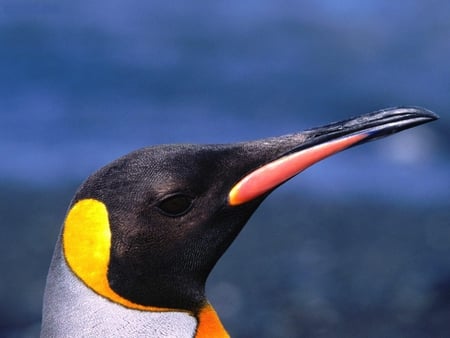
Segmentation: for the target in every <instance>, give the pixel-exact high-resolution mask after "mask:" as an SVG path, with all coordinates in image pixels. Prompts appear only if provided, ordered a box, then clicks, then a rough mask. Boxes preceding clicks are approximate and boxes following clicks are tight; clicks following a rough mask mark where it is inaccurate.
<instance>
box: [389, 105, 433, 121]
mask: <svg viewBox="0 0 450 338" xmlns="http://www.w3.org/2000/svg"><path fill="white" fill-rule="evenodd" d="M386 110H387V111H390V110H393V111H395V113H396V114H399V115H405V114H411V115H412V116H415V117H417V118H421V119H423V120H424V122H425V121H434V120H437V119H439V116H438V115H437V114H435V113H433V112H432V111H430V110H428V109H425V108H422V107H414V106H411V107H408V106H405V107H396V108H388V109H386Z"/></svg>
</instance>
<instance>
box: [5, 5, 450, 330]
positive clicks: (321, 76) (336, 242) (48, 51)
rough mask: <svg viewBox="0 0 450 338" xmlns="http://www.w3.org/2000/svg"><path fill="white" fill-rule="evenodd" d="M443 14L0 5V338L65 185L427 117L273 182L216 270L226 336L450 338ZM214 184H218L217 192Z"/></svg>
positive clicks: (393, 9)
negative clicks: (416, 110) (203, 149)
mask: <svg viewBox="0 0 450 338" xmlns="http://www.w3.org/2000/svg"><path fill="white" fill-rule="evenodd" d="M449 15H450V2H448V1H445V0H427V1H425V0H411V1H408V2H393V1H388V0H376V1H375V0H368V1H364V2H361V1H355V0H341V1H337V0H326V1H321V2H315V3H312V2H306V1H274V0H259V1H234V0H231V1H226V2H225V1H218V2H207V1H195V2H180V1H175V2H172V1H139V0H129V1H117V0H110V1H104V0H90V1H84V0H81V1H70V2H69V1H56V0H1V1H0V114H1V115H0V155H1V158H2V160H1V164H0V179H1V182H0V188H1V189H0V198H1V203H0V226H1V237H0V250H1V254H0V267H1V268H2V273H1V275H0V299H1V302H0V337H34V336H37V334H38V332H39V322H40V311H41V297H42V293H43V288H44V284H45V276H46V272H47V268H48V264H49V261H50V257H51V253H52V250H53V245H54V242H55V240H56V237H57V234H58V232H59V227H60V224H61V222H62V221H63V218H64V214H65V211H66V207H67V205H68V203H69V202H70V199H71V197H72V195H73V193H74V191H75V189H76V187H77V186H78V185H79V184H80V183H81V182H82V180H83V179H84V178H85V177H86V176H87V175H89V174H90V173H91V172H93V171H94V170H96V169H98V168H99V167H101V166H102V165H104V164H106V163H108V162H109V161H111V160H113V159H115V158H117V157H118V156H121V155H123V154H125V153H127V152H129V151H131V150H134V149H136V148H139V147H142V146H147V145H152V144H160V143H179V142H189V143H222V142H236V141H242V140H250V139H255V138H259V137H267V136H276V135H281V134H285V133H291V132H295V131H299V130H302V129H306V128H309V127H313V126H318V125H322V124H326V123H328V122H331V121H336V120H340V119H344V118H347V117H350V116H354V115H359V114H362V113H366V112H370V111H373V110H377V109H381V108H385V107H389V106H398V105H417V106H423V107H426V108H428V109H430V110H432V111H434V112H436V113H437V114H439V115H440V117H441V119H440V120H439V121H437V122H433V123H432V124H429V125H425V126H420V127H418V128H415V129H414V130H409V131H406V132H403V133H401V134H398V135H394V136H393V137H390V138H388V139H384V140H380V141H377V142H374V143H371V144H367V145H364V146H361V147H358V148H354V149H351V150H348V151H346V152H344V153H342V154H339V155H336V156H335V157H333V158H330V159H328V160H326V161H324V162H322V163H320V164H318V165H316V166H314V167H313V168H311V169H309V170H308V171H306V172H304V173H302V174H301V175H300V176H299V177H297V178H296V179H294V180H293V181H291V182H289V183H288V184H287V185H285V186H283V187H282V188H280V189H279V190H278V191H277V192H276V193H274V194H273V195H272V196H271V197H270V198H269V199H268V200H267V201H266V202H265V203H264V204H263V205H262V206H261V207H260V209H259V210H258V212H257V213H256V214H255V216H254V217H253V218H252V220H251V221H250V222H249V224H248V225H247V227H246V228H245V229H244V231H243V232H242V234H241V236H240V237H239V238H238V239H237V241H236V242H235V243H234V244H233V245H232V247H231V248H230V250H229V251H228V252H227V253H226V254H225V256H224V257H223V259H222V260H221V261H219V264H218V265H217V267H216V268H215V270H214V271H213V274H212V275H211V278H210V280H209V283H208V288H207V289H208V294H209V296H210V298H211V301H212V303H213V304H214V305H215V307H216V309H217V311H218V312H219V314H220V316H221V318H222V319H223V321H224V323H225V325H226V327H227V328H228V329H229V331H230V333H231V334H232V336H233V337H301V336H303V337H406V336H407V337H443V336H445V335H446V333H447V334H448V332H450V321H449V318H450V198H449V197H450V192H449V188H450V177H449V172H450V170H449V169H450V154H449V151H448V146H449V144H450V135H449V125H450V43H449V36H450V20H449ZM219 179H220V178H219Z"/></svg>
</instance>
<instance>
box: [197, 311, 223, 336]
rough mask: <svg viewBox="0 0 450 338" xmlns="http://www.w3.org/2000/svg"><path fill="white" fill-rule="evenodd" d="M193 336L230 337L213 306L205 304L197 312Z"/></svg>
mask: <svg viewBox="0 0 450 338" xmlns="http://www.w3.org/2000/svg"><path fill="white" fill-rule="evenodd" d="M198 321H199V323H198V327H197V332H196V334H195V338H230V336H229V334H228V333H227V331H226V330H225V329H224V327H223V325H222V322H221V321H220V319H219V316H218V315H217V313H216V311H215V310H214V308H213V307H212V306H211V305H210V304H207V305H206V306H205V307H204V308H203V309H202V310H201V311H200V313H199V316H198Z"/></svg>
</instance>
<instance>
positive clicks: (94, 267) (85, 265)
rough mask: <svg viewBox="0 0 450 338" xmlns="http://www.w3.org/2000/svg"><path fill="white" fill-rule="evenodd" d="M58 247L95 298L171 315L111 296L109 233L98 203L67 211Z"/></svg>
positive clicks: (83, 203)
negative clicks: (61, 247) (99, 297)
mask: <svg viewBox="0 0 450 338" xmlns="http://www.w3.org/2000/svg"><path fill="white" fill-rule="evenodd" d="M62 246H63V252H64V257H65V259H66V261H67V264H68V265H69V267H70V269H71V270H72V271H73V272H74V273H75V275H77V276H78V278H80V279H81V280H82V281H83V282H84V283H85V284H86V285H87V286H88V287H89V288H90V289H92V290H93V291H95V292H96V293H98V294H99V295H101V296H103V297H105V298H107V299H109V300H111V301H113V302H115V303H118V304H121V305H123V306H125V307H128V308H131V309H137V310H142V311H174V309H167V308H159V307H154V306H145V305H140V304H136V303H133V302H131V301H129V300H128V299H125V298H123V297H121V296H120V295H118V294H117V293H115V292H114V290H112V289H111V287H110V286H109V282H108V277H107V273H108V264H109V255H110V248H111V230H110V227H109V218H108V210H107V208H106V206H105V205H104V204H103V203H102V202H100V201H97V200H95V199H84V200H80V201H78V202H77V203H76V204H75V205H74V206H73V207H72V208H71V209H70V211H69V213H68V215H67V217H66V220H65V223H64V230H63V234H62ZM177 311H179V310H177Z"/></svg>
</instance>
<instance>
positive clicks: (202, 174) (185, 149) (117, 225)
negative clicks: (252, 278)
mask: <svg viewBox="0 0 450 338" xmlns="http://www.w3.org/2000/svg"><path fill="white" fill-rule="evenodd" d="M436 118H437V116H436V115H434V114H433V113H431V112H428V111H426V110H424V109H421V108H392V109H386V110H382V111H378V112H374V113H370V114H366V115H363V116H361V117H357V118H352V119H349V120H345V121H342V122H338V123H333V124H330V125H327V126H325V127H319V128H315V129H310V130H307V131H304V132H301V133H297V134H291V135H285V136H280V137H274V138H267V139H263V140H257V141H251V142H241V143H235V144H225V145H189V144H181V145H162V146H155V147H149V148H143V149H140V150H137V151H134V152H132V153H130V154H128V155H125V156H123V157H122V158H119V159H118V160H116V161H114V162H112V163H110V164H108V165H106V166H105V167H103V168H101V169H100V170H99V171H97V172H96V173H94V174H93V175H92V176H90V177H89V178H88V179H87V180H86V181H85V182H84V183H83V184H82V185H81V187H80V188H79V189H78V191H77V192H76V194H75V197H74V198H73V200H72V203H71V205H70V207H69V211H68V213H67V216H66V219H65V221H64V225H63V227H62V231H61V234H60V236H59V238H58V241H57V245H56V248H55V253H54V256H53V260H52V263H51V266H50V270H49V274H48V278H47V285H46V291H45V295H44V307H43V324H42V331H41V337H193V338H205V337H209V338H222V337H228V334H227V332H226V330H225V329H224V327H223V326H222V324H221V322H220V320H219V318H218V316H217V314H216V312H215V311H214V309H213V308H212V306H211V305H210V304H209V302H208V301H207V298H206V295H205V283H206V280H207V277H208V275H209V273H210V271H211V270H212V268H213V267H214V265H215V264H216V262H217V261H218V259H219V258H220V257H221V256H222V254H223V253H224V252H225V251H226V249H227V248H228V247H229V245H230V244H231V243H232V242H233V240H234V239H235V238H236V236H237V235H238V234H239V232H240V231H241V229H242V227H243V226H244V225H245V223H246V222H247V220H248V218H249V217H250V216H251V215H252V213H253V212H254V211H255V210H256V208H257V207H258V206H259V205H260V203H261V202H262V201H263V200H264V198H265V197H266V196H267V195H268V194H270V192H271V191H273V190H274V189H276V188H277V187H278V186H279V185H281V184H282V183H284V182H286V181H287V180H289V179H290V178H292V177H293V176H295V175H297V174H298V173H299V172H301V171H303V170H304V169H306V168H307V167H309V166H311V165H312V164H314V163H316V162H318V161H320V160H321V159H323V158H326V157H328V156H330V155H332V154H334V153H337V152H339V151H342V150H344V149H347V148H350V147H352V146H355V145H358V144H362V143H364V142H367V141H370V140H373V139H377V138H380V137H383V136H386V135H389V134H392V133H395V132H398V131H400V130H403V129H406V128H410V127H413V126H416V125H419V124H422V123H426V122H429V121H432V120H434V119H436Z"/></svg>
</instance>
